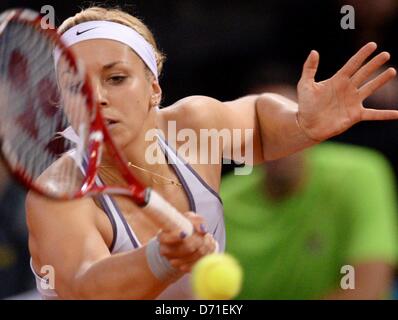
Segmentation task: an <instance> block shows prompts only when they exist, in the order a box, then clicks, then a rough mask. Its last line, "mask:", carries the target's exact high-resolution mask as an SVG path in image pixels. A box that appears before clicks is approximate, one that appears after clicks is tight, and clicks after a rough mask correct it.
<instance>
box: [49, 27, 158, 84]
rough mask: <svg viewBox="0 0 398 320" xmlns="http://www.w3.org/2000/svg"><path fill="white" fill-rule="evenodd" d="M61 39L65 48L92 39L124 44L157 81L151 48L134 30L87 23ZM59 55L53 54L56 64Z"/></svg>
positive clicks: (72, 29)
mask: <svg viewBox="0 0 398 320" xmlns="http://www.w3.org/2000/svg"><path fill="white" fill-rule="evenodd" d="M61 39H62V41H63V43H64V44H65V46H66V47H70V46H73V45H74V44H76V43H79V42H81V41H85V40H93V39H109V40H115V41H119V42H121V43H124V44H126V45H127V46H129V47H130V48H131V49H133V50H134V52H135V53H136V54H137V55H138V56H139V57H140V58H141V59H142V60H143V61H144V63H145V64H146V65H147V67H148V68H149V70H151V72H152V73H153V75H154V76H155V78H156V79H158V68H157V64H156V57H155V52H154V49H153V47H152V46H151V45H150V44H149V43H148V42H147V41H146V40H145V39H144V38H143V37H142V36H141V35H140V34H139V33H138V32H137V31H135V30H134V29H132V28H129V27H127V26H125V25H122V24H120V23H116V22H111V21H88V22H83V23H80V24H78V25H76V26H74V27H72V28H70V29H69V30H67V31H66V32H65V33H64V34H63V35H62V36H61ZM58 59H59V54H55V63H56V64H57V62H58Z"/></svg>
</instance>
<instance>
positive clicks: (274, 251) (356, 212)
mask: <svg viewBox="0 0 398 320" xmlns="http://www.w3.org/2000/svg"><path fill="white" fill-rule="evenodd" d="M395 193H396V190H395V185H394V177H393V174H392V172H391V168H390V166H389V164H388V163H387V161H386V160H385V159H384V158H383V157H382V156H381V155H379V154H378V153H377V152H375V151H371V150H368V149H364V148H361V147H355V146H348V145H343V144H337V143H324V144H321V145H318V146H316V147H314V148H312V149H310V150H307V151H306V152H304V153H299V154H295V155H293V156H290V157H287V158H284V159H281V160H277V161H272V162H268V163H267V164H265V165H264V166H263V167H255V168H254V170H253V172H252V174H251V175H248V176H234V175H233V173H232V174H230V175H227V176H225V177H224V179H223V182H222V187H221V195H222V199H223V202H224V207H225V222H226V231H227V248H226V250H227V251H228V252H229V253H231V254H233V255H234V256H235V257H236V258H238V259H239V261H240V263H241V264H242V267H243V269H244V283H243V289H242V292H241V294H240V295H239V297H238V299H323V298H325V299H328V298H330V299H378V298H387V297H389V294H390V293H391V288H392V284H393V274H394V267H395V264H396V262H397V258H398V250H397V246H398V239H397V220H396V218H397V211H396V199H395ZM347 266H348V267H347ZM344 284H346V285H344ZM347 284H348V288H347Z"/></svg>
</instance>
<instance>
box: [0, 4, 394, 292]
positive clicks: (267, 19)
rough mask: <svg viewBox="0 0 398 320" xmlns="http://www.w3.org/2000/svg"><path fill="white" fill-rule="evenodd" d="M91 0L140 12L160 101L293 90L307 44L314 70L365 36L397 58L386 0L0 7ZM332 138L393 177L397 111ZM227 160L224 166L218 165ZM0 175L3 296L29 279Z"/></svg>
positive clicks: (17, 194)
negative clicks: (376, 158)
mask: <svg viewBox="0 0 398 320" xmlns="http://www.w3.org/2000/svg"><path fill="white" fill-rule="evenodd" d="M93 4H96V5H102V6H104V5H109V6H115V5H119V6H121V8H123V9H126V10H127V11H129V12H131V13H133V14H134V15H137V16H139V17H141V18H142V19H143V20H144V22H145V23H146V24H147V25H148V26H149V27H150V29H151V30H152V31H153V32H154V34H155V37H156V38H157V40H158V43H159V46H160V48H161V49H162V50H163V51H164V52H165V54H166V56H167V61H166V64H165V68H164V71H163V75H162V77H161V85H162V88H163V94H164V100H163V105H164V106H168V105H170V104H172V103H173V102H175V101H177V100H179V99H181V98H183V97H186V96H189V95H207V96H212V97H215V98H217V99H219V100H231V99H235V98H238V97H240V96H242V95H245V94H248V93H252V92H259V91H263V90H270V91H273V89H275V91H278V92H282V93H284V94H287V95H288V94H291V97H292V98H294V94H295V92H294V88H295V85H296V83H297V81H298V80H299V78H300V75H301V69H302V65H303V63H304V61H305V59H306V57H307V55H308V54H309V52H310V50H311V49H316V50H318V51H319V53H320V57H321V60H320V67H319V71H318V74H317V79H318V80H319V79H326V78H328V77H330V76H331V75H333V74H334V73H335V72H336V71H337V70H338V69H339V68H340V67H341V66H342V65H343V64H344V62H345V61H346V60H347V59H348V58H349V57H350V56H351V55H352V54H354V53H355V52H356V51H357V50H358V49H359V48H360V47H361V46H362V45H364V44H365V43H367V42H369V41H375V42H377V43H378V45H379V49H380V50H386V51H389V52H390V53H391V55H392V58H391V61H390V62H389V65H391V66H394V67H397V62H398V45H397V44H396V39H397V35H398V32H397V31H398V29H397V28H398V1H396V0H379V1H374V0H345V1H342V0H341V1H340V0H322V1H319V0H305V1H295V0H267V1H264V0H248V1H244V2H243V1H214V0H212V1H205V0H200V1H198V0H195V1H193V0H173V1H168V0H162V1H155V0H142V1H138V0H137V1H97V2H88V1H50V0H46V1H33V0H25V1H22V0H21V1H18V0H2V1H1V3H0V12H1V11H4V10H6V9H9V8H13V7H29V8H32V9H35V10H38V11H40V8H41V7H42V6H44V5H52V6H53V7H54V9H55V14H56V24H57V25H59V24H60V23H61V22H62V21H63V20H64V19H65V18H67V17H69V16H71V15H73V14H75V13H77V12H78V11H80V9H81V8H85V7H87V6H89V5H93ZM347 4H349V5H352V6H353V7H354V9H355V29H353V30H343V29H342V27H341V24H340V22H341V19H342V18H343V16H344V14H342V13H341V12H340V10H341V7H342V6H343V5H347ZM285 89H286V90H285ZM397 89H398V83H397V81H394V83H391V84H390V85H388V86H387V87H386V88H384V89H383V91H382V92H379V93H378V94H376V95H374V96H373V97H372V98H370V99H368V100H369V101H367V105H368V106H369V107H372V108H378V107H383V108H398V90H397ZM333 140H334V141H335V142H343V143H346V144H352V145H359V146H363V147H367V148H370V149H373V150H374V151H377V152H379V153H380V154H381V155H382V156H383V157H384V158H385V159H387V162H388V163H389V165H390V168H391V170H392V172H393V173H392V176H394V177H395V178H396V177H398V121H389V122H374V123H370V122H364V123H361V124H358V125H356V126H354V127H353V128H352V129H350V130H349V131H348V132H346V133H344V134H343V135H341V136H339V137H336V138H335V139H333ZM230 170H231V167H225V168H224V173H225V174H226V173H228V172H229V171H230ZM0 179H1V181H0V199H3V200H2V202H1V203H0V210H1V215H0V222H1V223H0V298H6V297H8V296H12V295H16V294H19V293H22V292H24V291H26V290H29V289H31V288H32V285H33V276H31V275H30V270H29V254H28V252H27V247H26V244H27V240H26V228H25V226H24V220H23V219H24V214H23V210H24V209H23V200H21V199H23V197H24V192H25V191H24V190H23V189H22V188H21V187H19V186H18V185H17V184H16V183H15V182H14V181H13V180H12V179H11V178H10V177H8V176H7V174H6V172H5V170H4V169H3V168H1V164H0ZM21 203H22V205H20V204H21ZM375 214H376V213H375ZM3 219H6V220H5V221H3ZM10 226H13V227H10ZM397 253H398V252H397Z"/></svg>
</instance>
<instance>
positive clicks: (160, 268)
mask: <svg viewBox="0 0 398 320" xmlns="http://www.w3.org/2000/svg"><path fill="white" fill-rule="evenodd" d="M145 253H146V258H147V262H148V266H149V268H150V269H151V271H152V273H153V274H154V276H155V277H156V278H157V279H159V280H160V281H168V280H175V279H177V278H178V277H179V275H180V274H181V272H180V271H179V270H177V269H176V268H174V267H173V266H172V265H171V264H170V262H169V260H168V259H167V258H166V257H164V256H162V255H161V254H160V244H159V241H158V239H157V238H153V239H151V240H150V241H149V242H148V244H147V246H146V250H145Z"/></svg>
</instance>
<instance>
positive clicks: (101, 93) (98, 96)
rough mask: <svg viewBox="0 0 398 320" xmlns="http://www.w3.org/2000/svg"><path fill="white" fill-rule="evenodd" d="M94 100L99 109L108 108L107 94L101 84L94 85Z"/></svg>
mask: <svg viewBox="0 0 398 320" xmlns="http://www.w3.org/2000/svg"><path fill="white" fill-rule="evenodd" d="M94 98H95V101H96V102H97V103H98V105H99V106H101V107H107V106H109V101H108V97H107V92H106V90H105V89H104V88H103V86H102V85H101V83H96V84H95V86H94Z"/></svg>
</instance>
